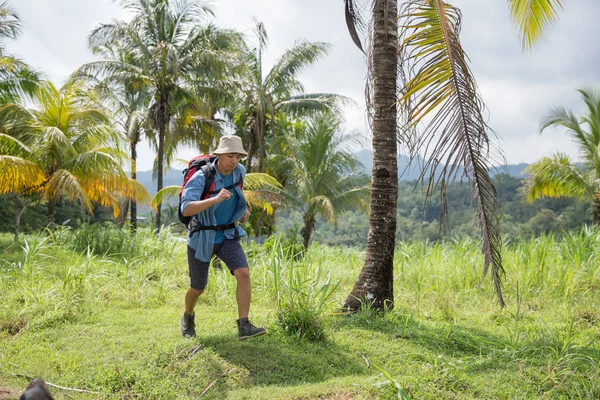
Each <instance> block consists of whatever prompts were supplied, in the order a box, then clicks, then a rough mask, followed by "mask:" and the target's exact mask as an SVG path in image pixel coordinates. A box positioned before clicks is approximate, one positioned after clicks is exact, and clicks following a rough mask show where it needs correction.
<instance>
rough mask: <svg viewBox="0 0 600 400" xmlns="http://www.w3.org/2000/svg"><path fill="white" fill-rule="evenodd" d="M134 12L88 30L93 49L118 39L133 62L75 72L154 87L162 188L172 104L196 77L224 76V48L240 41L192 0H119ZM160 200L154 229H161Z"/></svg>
mask: <svg viewBox="0 0 600 400" xmlns="http://www.w3.org/2000/svg"><path fill="white" fill-rule="evenodd" d="M121 4H122V6H123V8H124V9H125V10H127V11H130V12H131V13H132V14H133V19H132V20H131V22H127V23H126V22H122V21H116V22H113V23H110V24H104V25H101V26H100V27H99V28H97V29H96V30H94V31H93V32H92V34H91V35H90V38H89V42H90V47H91V48H92V49H93V50H96V49H99V48H106V47H110V46H111V45H114V44H116V43H118V44H119V46H118V47H120V48H127V50H128V51H129V52H130V53H131V54H133V55H134V59H135V62H131V63H130V62H124V61H116V60H103V61H97V62H92V63H89V64H86V65H84V66H82V67H81V68H80V69H79V71H78V75H84V76H94V77H98V76H102V77H104V80H111V79H112V80H115V81H119V80H122V79H123V77H125V76H128V77H129V78H128V79H131V78H135V79H142V80H143V81H145V82H146V84H147V85H149V86H150V87H151V88H152V97H153V101H152V104H151V105H150V113H151V118H150V120H151V122H152V126H153V128H154V129H155V131H156V145H157V160H156V175H157V190H158V191H160V190H161V189H162V187H163V170H164V168H165V140H166V137H167V134H168V128H169V124H170V123H171V119H172V118H173V116H174V115H175V114H176V113H177V109H176V106H177V105H181V104H182V103H185V100H186V99H190V101H192V99H194V94H193V92H192V88H193V86H194V85H193V83H194V82H195V81H203V82H204V81H206V80H207V79H206V77H211V78H212V79H213V80H217V79H218V78H219V77H223V76H227V65H228V63H227V62H228V61H229V59H228V58H227V57H226V55H225V50H228V49H232V48H234V47H235V46H237V45H238V41H239V36H238V35H237V34H234V33H232V32H230V31H226V30H220V29H217V28H215V27H213V26H210V25H207V23H206V19H207V17H209V16H210V15H211V11H210V9H209V8H208V7H207V6H205V5H203V4H200V3H198V2H197V1H191V0H178V1H173V0H121ZM160 225H161V218H160V204H158V207H157V215H156V228H157V229H158V228H160Z"/></svg>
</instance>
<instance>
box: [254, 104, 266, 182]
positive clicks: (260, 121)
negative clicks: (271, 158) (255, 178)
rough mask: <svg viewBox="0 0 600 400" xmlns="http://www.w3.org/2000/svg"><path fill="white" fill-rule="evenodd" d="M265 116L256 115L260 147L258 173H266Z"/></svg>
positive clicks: (257, 143) (257, 139) (257, 141)
mask: <svg viewBox="0 0 600 400" xmlns="http://www.w3.org/2000/svg"><path fill="white" fill-rule="evenodd" d="M264 117H265V116H264V115H260V114H259V113H258V112H257V113H256V145H257V147H258V149H257V150H258V151H257V153H258V172H265V118H264Z"/></svg>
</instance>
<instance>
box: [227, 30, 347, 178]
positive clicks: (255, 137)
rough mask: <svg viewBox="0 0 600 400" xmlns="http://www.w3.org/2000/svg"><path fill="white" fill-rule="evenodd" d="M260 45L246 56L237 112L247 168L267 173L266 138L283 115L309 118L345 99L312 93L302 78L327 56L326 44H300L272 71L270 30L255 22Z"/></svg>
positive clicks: (274, 66) (285, 55)
mask: <svg viewBox="0 0 600 400" xmlns="http://www.w3.org/2000/svg"><path fill="white" fill-rule="evenodd" d="M254 32H255V35H256V44H255V45H254V46H251V47H249V48H247V49H245V51H244V53H243V66H244V67H245V70H244V71H243V74H242V77H241V78H240V84H239V85H240V91H241V99H240V100H239V109H238V110H237V112H236V117H235V119H236V125H237V126H238V131H239V132H240V133H242V132H245V133H247V135H248V159H247V161H246V169H247V170H248V171H253V169H254V166H253V161H254V158H255V157H256V159H257V163H258V165H257V170H258V171H259V172H264V171H265V168H266V165H265V157H266V154H267V152H266V138H267V136H268V134H269V133H272V132H270V130H272V128H273V125H274V121H275V119H276V117H277V114H278V113H279V112H284V113H287V114H293V115H296V116H299V115H300V116H301V115H305V114H306V113H307V112H311V111H315V110H322V109H332V110H333V109H337V106H338V104H339V103H340V102H343V101H346V99H345V98H344V97H343V96H340V95H336V94H332V93H310V94H307V93H305V91H304V85H303V84H302V82H300V81H299V80H298V75H299V74H300V73H301V72H302V71H303V70H304V69H306V68H307V67H308V66H310V65H311V64H314V63H315V62H317V61H318V60H319V59H320V58H321V57H323V56H324V55H325V54H327V49H328V48H329V45H327V44H326V43H319V42H317V43H311V42H304V41H302V42H298V43H296V44H294V46H293V47H292V48H290V49H289V50H287V51H286V52H285V53H284V54H283V55H282V56H281V57H280V58H279V59H278V60H277V61H276V62H275V64H274V65H273V67H272V68H271V69H270V70H269V71H265V70H264V65H263V60H262V54H263V52H264V50H265V48H266V46H267V44H268V41H269V40H268V36H267V31H266V29H265V27H264V25H263V24H262V22H259V21H255V30H254Z"/></svg>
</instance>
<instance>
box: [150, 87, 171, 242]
mask: <svg viewBox="0 0 600 400" xmlns="http://www.w3.org/2000/svg"><path fill="white" fill-rule="evenodd" d="M154 116H155V120H156V126H158V160H157V163H156V164H157V165H156V168H157V171H156V191H157V192H160V190H161V189H162V188H163V169H164V168H163V167H164V165H163V164H164V162H165V161H164V160H165V134H166V131H167V126H168V124H169V92H168V89H167V88H164V87H163V88H161V89H160V100H159V101H158V104H157V106H156V110H155V114H154ZM161 205H162V204H161V203H158V204H157V206H156V221H155V228H156V230H157V231H158V230H159V229H160V224H161V220H160V214H161V210H160V209H161Z"/></svg>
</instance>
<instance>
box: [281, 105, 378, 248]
mask: <svg viewBox="0 0 600 400" xmlns="http://www.w3.org/2000/svg"><path fill="white" fill-rule="evenodd" d="M339 130H340V120H339V118H338V117H336V116H334V115H332V114H330V113H321V114H318V115H315V116H314V117H312V118H309V119H308V122H307V129H306V131H305V132H304V134H302V135H299V136H298V137H296V138H290V139H289V142H290V146H289V150H290V153H289V155H290V161H291V165H292V168H291V179H292V181H293V194H292V195H288V196H286V197H287V198H288V199H289V201H290V202H291V203H292V204H293V205H295V206H297V207H298V208H299V209H300V210H301V212H302V215H303V220H304V227H303V228H302V231H301V234H302V238H303V245H304V249H305V250H306V249H308V246H309V243H310V237H311V235H312V233H313V231H314V228H315V223H316V218H317V216H318V215H321V216H322V217H324V218H325V219H326V220H328V221H330V222H335V221H336V216H337V214H338V213H339V211H341V210H343V209H345V208H348V207H353V206H363V207H364V206H365V205H366V198H367V194H368V190H367V187H366V186H365V181H366V177H365V176H363V175H362V174H360V173H358V172H357V170H358V167H359V166H360V163H359V162H358V161H357V160H356V157H355V156H354V154H352V152H350V151H349V150H348V149H347V147H346V146H347V145H348V144H349V143H350V142H352V141H354V139H355V137H353V136H348V135H344V134H339Z"/></svg>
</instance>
